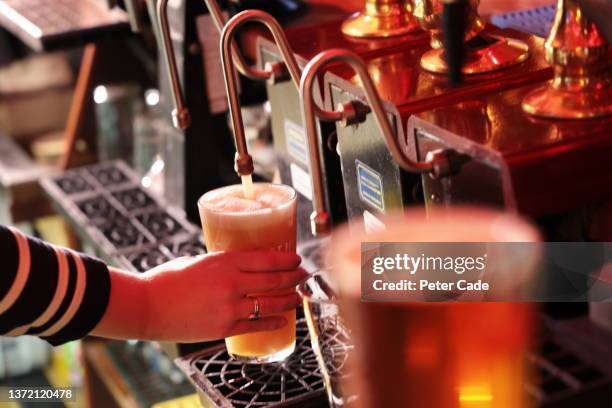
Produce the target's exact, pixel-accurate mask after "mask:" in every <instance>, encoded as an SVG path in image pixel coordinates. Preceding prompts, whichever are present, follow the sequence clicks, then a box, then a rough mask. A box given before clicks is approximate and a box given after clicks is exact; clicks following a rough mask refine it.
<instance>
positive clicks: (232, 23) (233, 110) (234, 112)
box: [221, 10, 339, 176]
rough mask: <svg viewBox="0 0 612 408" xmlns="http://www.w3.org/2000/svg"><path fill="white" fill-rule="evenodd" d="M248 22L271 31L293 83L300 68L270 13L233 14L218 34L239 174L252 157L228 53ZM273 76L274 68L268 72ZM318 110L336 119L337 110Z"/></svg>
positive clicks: (250, 167) (247, 172)
mask: <svg viewBox="0 0 612 408" xmlns="http://www.w3.org/2000/svg"><path fill="white" fill-rule="evenodd" d="M247 22H258V23H261V24H263V25H264V26H265V27H266V28H267V29H268V30H269V31H270V32H271V34H272V37H273V38H274V41H275V42H276V44H277V46H278V48H279V50H280V53H281V55H282V56H283V59H284V62H285V64H286V67H287V70H288V71H289V75H290V76H291V79H292V80H293V82H294V83H296V84H299V82H300V76H301V71H300V68H299V66H298V63H297V60H296V58H295V56H294V53H293V51H292V50H291V48H290V46H289V42H288V40H287V37H286V36H285V33H284V32H283V29H282V27H281V26H280V24H279V23H278V21H276V19H274V17H272V16H271V15H270V14H268V13H265V12H263V11H259V10H247V11H243V12H241V13H239V14H237V15H235V16H234V17H232V18H231V19H230V20H229V21H228V22H227V24H226V25H225V28H224V29H223V32H222V33H221V60H222V63H223V75H224V78H225V86H226V90H227V96H228V99H229V108H230V116H231V118H232V127H233V129H234V137H235V140H236V149H237V153H236V171H237V173H238V174H239V175H241V176H246V175H250V174H251V173H252V172H253V159H252V158H251V156H250V155H249V154H248V149H247V144H246V137H245V134H244V125H243V121H242V112H241V110H240V99H239V95H238V84H237V82H236V76H235V74H234V73H235V62H234V54H233V53H232V52H231V45H232V43H233V41H234V35H235V33H236V31H237V30H238V28H240V27H241V26H243V25H244V24H245V23H247ZM267 72H268V73H269V74H270V76H272V74H273V71H267ZM319 112H320V117H322V118H325V119H327V120H335V119H337V118H339V113H337V112H324V111H322V110H320V109H319V110H317V113H319Z"/></svg>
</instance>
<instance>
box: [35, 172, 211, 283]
mask: <svg viewBox="0 0 612 408" xmlns="http://www.w3.org/2000/svg"><path fill="white" fill-rule="evenodd" d="M41 184H42V186H43V189H44V190H45V192H46V193H47V194H48V195H49V196H50V197H51V199H52V200H53V202H54V204H55V206H56V208H58V210H59V211H60V212H61V213H63V214H64V215H65V216H66V217H67V219H68V220H69V221H70V222H71V224H72V225H73V226H74V227H75V230H76V231H77V232H78V233H79V235H80V236H81V238H82V239H84V240H85V241H86V242H87V243H88V244H90V245H91V246H93V247H94V248H95V250H96V251H97V252H98V255H99V256H101V257H103V258H104V259H106V260H107V261H109V262H111V263H114V264H116V265H117V266H121V267H124V268H126V269H128V270H132V271H135V272H144V271H146V270H149V269H151V268H153V267H155V266H157V265H160V264H162V263H164V262H167V261H169V260H171V259H174V258H178V257H181V256H189V255H197V254H203V253H205V248H204V244H203V243H202V241H201V239H200V235H201V230H200V229H199V228H198V227H196V226H195V225H192V224H191V223H189V222H188V221H187V220H186V219H185V217H184V215H183V214H182V212H180V211H178V210H176V209H174V208H169V207H168V206H167V205H166V204H165V202H164V201H163V200H162V199H161V198H159V197H155V196H153V195H152V194H151V193H149V192H148V191H146V190H145V189H144V188H142V187H141V186H140V184H139V182H138V177H137V176H136V175H135V173H134V172H133V170H132V169H130V168H129V167H128V166H127V165H126V164H125V163H123V162H120V161H114V162H108V163H102V164H98V165H93V166H86V167H81V168H77V169H73V170H69V171H66V172H64V173H62V174H60V175H57V176H54V177H50V178H46V179H44V180H42V182H41Z"/></svg>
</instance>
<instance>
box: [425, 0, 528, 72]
mask: <svg viewBox="0 0 612 408" xmlns="http://www.w3.org/2000/svg"><path fill="white" fill-rule="evenodd" d="M443 3H444V0H415V1H414V5H415V7H414V15H415V17H416V18H417V20H418V21H419V23H420V25H421V28H423V29H424V30H427V31H429V33H430V36H431V47H432V50H430V51H428V52H426V53H425V54H423V56H422V57H421V62H420V64H421V67H422V68H423V69H425V70H427V71H430V72H434V73H438V74H443V73H446V72H448V67H447V64H446V61H445V58H444V55H443V54H444V49H443V30H442V10H443ZM479 3H480V0H466V1H464V2H463V4H464V5H465V7H466V9H467V10H466V12H465V16H466V24H465V32H464V42H465V56H464V64H463V69H462V71H463V73H464V74H479V73H485V72H492V71H497V70H500V69H504V68H508V67H510V66H513V65H516V64H519V63H521V62H523V61H525V60H526V59H527V58H528V57H529V46H528V44H527V43H525V42H524V41H520V40H519V39H516V38H511V37H507V36H504V35H495V34H492V33H486V32H483V30H484V29H485V24H484V21H483V20H482V18H481V17H480V15H479V14H478V4H479Z"/></svg>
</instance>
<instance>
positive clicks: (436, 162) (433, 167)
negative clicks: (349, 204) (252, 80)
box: [300, 49, 461, 235]
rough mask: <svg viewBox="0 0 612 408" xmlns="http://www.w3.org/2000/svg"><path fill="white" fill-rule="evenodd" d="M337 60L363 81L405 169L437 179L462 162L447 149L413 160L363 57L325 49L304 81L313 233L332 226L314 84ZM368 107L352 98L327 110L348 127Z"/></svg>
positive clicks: (310, 65)
mask: <svg viewBox="0 0 612 408" xmlns="http://www.w3.org/2000/svg"><path fill="white" fill-rule="evenodd" d="M337 63H344V64H347V65H349V66H350V67H351V68H352V69H353V70H354V71H355V72H356V74H357V76H358V77H359V79H360V80H361V83H362V85H363V88H364V91H365V97H366V99H367V101H368V104H369V106H371V107H372V108H371V109H372V113H373V114H374V117H375V119H376V123H377V125H378V127H379V128H380V130H381V133H382V134H383V136H384V139H385V143H386V145H387V148H388V149H389V151H390V152H391V155H392V156H393V158H394V159H395V161H396V162H397V164H398V165H399V166H400V167H401V168H402V169H404V170H406V171H408V172H411V173H417V174H427V173H429V174H430V175H431V176H432V177H436V178H437V177H444V176H447V175H450V174H452V173H454V172H455V171H456V170H457V168H458V166H459V165H460V164H461V163H460V161H459V160H456V156H455V155H454V154H453V152H451V151H446V150H441V151H436V152H433V153H432V154H431V155H429V156H428V157H427V158H426V161H425V162H417V161H413V160H412V159H410V158H409V157H407V156H406V154H405V153H404V150H403V148H402V146H401V144H400V141H399V138H398V137H397V135H396V134H395V131H394V130H393V128H392V126H391V124H390V122H389V120H388V118H387V115H386V113H385V110H384V108H383V105H382V101H381V99H380V96H379V94H378V91H377V89H376V86H375V85H374V82H373V81H372V78H371V77H370V75H369V74H368V70H367V68H366V66H365V64H364V62H363V61H362V60H361V58H359V56H357V55H356V54H354V53H353V52H350V51H348V50H343V49H332V50H328V51H323V52H321V53H320V54H318V55H317V56H316V57H314V58H313V59H312V60H311V61H310V62H309V63H308V65H306V68H305V69H304V72H303V74H302V80H301V82H300V96H301V99H302V119H303V121H304V124H305V128H306V137H307V141H308V151H309V157H310V171H311V177H312V189H313V207H314V211H313V213H312V215H311V225H312V232H313V235H326V234H328V233H329V232H330V229H331V225H330V218H329V214H328V213H327V211H326V210H325V200H324V190H323V178H322V174H321V173H322V172H321V159H320V154H319V149H320V147H319V143H318V138H317V123H316V116H317V112H316V108H315V107H316V103H315V101H314V98H313V95H312V93H313V85H314V82H315V79H316V78H317V76H318V75H319V73H320V71H321V70H322V69H323V68H325V67H326V66H328V65H330V64H337ZM366 109H367V108H366V107H365V106H364V105H363V104H361V103H359V102H357V101H350V102H346V103H344V104H342V105H340V106H339V109H338V111H335V112H324V113H325V115H326V117H334V116H336V117H338V120H339V121H340V122H341V124H342V125H343V126H348V125H356V124H358V123H359V122H361V121H362V120H363V118H364V114H365V113H366V112H365V110H366Z"/></svg>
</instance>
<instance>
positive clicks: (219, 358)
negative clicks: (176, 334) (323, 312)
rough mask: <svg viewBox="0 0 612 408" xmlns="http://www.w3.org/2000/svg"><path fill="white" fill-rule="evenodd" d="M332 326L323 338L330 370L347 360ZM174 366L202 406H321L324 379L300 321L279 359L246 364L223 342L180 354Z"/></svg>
mask: <svg viewBox="0 0 612 408" xmlns="http://www.w3.org/2000/svg"><path fill="white" fill-rule="evenodd" d="M334 332H336V331H335V326H334V325H333V324H332V322H330V331H329V332H328V333H327V335H326V337H325V341H326V342H329V344H327V345H326V347H324V349H326V350H330V351H331V354H330V355H328V356H327V358H326V361H327V362H328V364H329V366H328V367H329V370H330V371H332V372H335V371H337V370H340V369H342V367H344V364H345V363H346V359H347V355H348V352H349V347H348V346H347V345H346V344H345V343H344V342H343V338H342V335H340V334H339V335H334V334H333V333H334ZM177 364H178V365H179V366H180V367H181V368H182V369H183V371H184V372H185V373H186V374H187V375H188V376H189V377H190V378H191V380H192V382H193V383H194V384H195V386H196V387H197V389H198V391H199V393H200V397H201V398H202V399H203V400H204V401H205V402H204V405H206V404H212V405H213V406H215V407H224V408H227V407H240V408H255V407H287V406H326V396H325V390H324V383H323V377H322V375H321V371H320V370H319V366H318V364H317V359H316V356H315V354H314V352H313V351H312V347H311V345H310V339H309V336H308V328H307V325H306V322H305V320H304V319H299V320H298V323H297V343H296V350H295V352H294V353H293V354H292V355H291V356H290V357H289V358H288V359H287V360H285V361H284V362H281V363H272V364H245V363H242V362H239V361H236V360H232V359H231V357H230V356H229V355H228V354H227V351H226V349H225V346H223V345H221V346H218V347H213V348H211V349H208V350H204V351H202V352H198V353H195V354H192V355H190V356H187V357H184V358H180V359H178V360H177Z"/></svg>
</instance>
